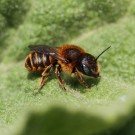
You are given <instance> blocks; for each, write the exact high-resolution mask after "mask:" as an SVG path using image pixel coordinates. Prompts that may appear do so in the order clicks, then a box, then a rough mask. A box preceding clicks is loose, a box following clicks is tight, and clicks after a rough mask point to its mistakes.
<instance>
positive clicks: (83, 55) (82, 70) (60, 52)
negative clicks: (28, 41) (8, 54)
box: [25, 45, 111, 90]
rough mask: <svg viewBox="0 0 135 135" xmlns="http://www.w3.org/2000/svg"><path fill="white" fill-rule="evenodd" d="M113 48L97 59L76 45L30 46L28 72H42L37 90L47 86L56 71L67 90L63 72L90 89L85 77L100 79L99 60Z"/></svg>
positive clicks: (27, 58)
mask: <svg viewBox="0 0 135 135" xmlns="http://www.w3.org/2000/svg"><path fill="white" fill-rule="evenodd" d="M110 47H111V46H109V47H108V48H106V49H105V50H104V51H102V52H101V53H100V54H99V55H98V56H97V57H94V56H93V55H91V54H89V53H87V52H86V51H85V50H84V49H82V48H81V47H79V46H76V45H63V46H62V47H49V46H46V45H30V46H29V48H30V51H31V52H30V54H29V55H28V56H27V57H26V59H25V67H26V69H27V70H28V71H41V72H42V78H41V81H40V85H39V86H38V88H37V89H40V88H42V87H43V86H44V85H45V82H46V79H47V77H48V76H49V75H50V72H51V71H54V73H55V74H56V77H57V79H58V82H59V84H60V85H61V86H62V88H63V90H66V88H65V86H64V82H63V79H62V78H61V72H65V73H69V74H71V76H75V77H76V78H77V79H78V80H79V82H80V83H81V84H82V85H84V86H85V87H86V88H89V86H88V85H87V83H86V82H85V80H84V79H83V75H86V76H91V77H94V78H98V77H100V68H99V64H98V62H97V60H98V58H99V57H100V56H101V55H102V54H103V53H104V52H105V51H107V50H108V49H109V48H110Z"/></svg>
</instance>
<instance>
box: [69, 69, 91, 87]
mask: <svg viewBox="0 0 135 135" xmlns="http://www.w3.org/2000/svg"><path fill="white" fill-rule="evenodd" d="M72 74H74V75H75V76H76V77H77V79H78V80H79V82H80V83H81V84H82V85H83V86H85V87H86V88H90V86H89V85H88V84H87V83H86V82H85V80H84V79H83V77H82V75H81V74H80V73H79V72H78V71H76V70H75V71H74V72H72Z"/></svg>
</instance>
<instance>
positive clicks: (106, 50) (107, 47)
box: [96, 46, 111, 61]
mask: <svg viewBox="0 0 135 135" xmlns="http://www.w3.org/2000/svg"><path fill="white" fill-rule="evenodd" d="M110 47H111V46H109V47H107V48H106V49H105V50H104V51H102V52H101V53H100V54H99V55H98V56H97V57H96V61H97V59H98V58H99V57H100V56H101V55H102V54H103V53H104V52H106V51H107V50H108V49H109V48H110Z"/></svg>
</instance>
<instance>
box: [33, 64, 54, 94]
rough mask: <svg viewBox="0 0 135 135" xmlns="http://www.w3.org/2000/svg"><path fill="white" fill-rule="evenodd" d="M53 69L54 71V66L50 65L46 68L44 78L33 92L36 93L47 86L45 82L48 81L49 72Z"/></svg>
mask: <svg viewBox="0 0 135 135" xmlns="http://www.w3.org/2000/svg"><path fill="white" fill-rule="evenodd" d="M51 69H52V64H51V65H49V66H48V67H46V69H45V70H44V71H43V73H42V78H41V81H40V84H39V86H38V87H37V88H35V89H34V90H33V92H34V91H35V90H39V89H41V88H42V87H43V86H44V85H45V80H46V78H47V77H48V76H49V72H50V70H51Z"/></svg>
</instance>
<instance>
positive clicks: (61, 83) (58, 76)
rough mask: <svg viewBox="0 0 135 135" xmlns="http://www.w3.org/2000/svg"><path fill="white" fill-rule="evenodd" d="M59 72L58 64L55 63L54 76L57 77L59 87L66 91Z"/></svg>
mask: <svg viewBox="0 0 135 135" xmlns="http://www.w3.org/2000/svg"><path fill="white" fill-rule="evenodd" d="M60 72H61V69H60V65H56V67H55V74H56V77H57V78H58V82H59V84H60V85H61V87H62V88H63V90H64V91H66V88H65V86H64V83H63V80H62V78H61V76H60Z"/></svg>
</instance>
